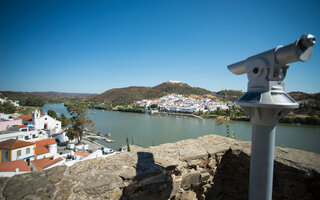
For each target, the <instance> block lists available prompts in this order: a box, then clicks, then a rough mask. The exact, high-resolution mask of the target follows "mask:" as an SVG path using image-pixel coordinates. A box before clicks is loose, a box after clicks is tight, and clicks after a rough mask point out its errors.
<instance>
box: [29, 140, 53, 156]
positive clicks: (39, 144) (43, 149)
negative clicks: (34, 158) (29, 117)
mask: <svg viewBox="0 0 320 200" xmlns="http://www.w3.org/2000/svg"><path fill="white" fill-rule="evenodd" d="M34 143H35V144H36V151H35V154H36V155H41V154H44V153H49V152H50V151H49V149H48V145H51V144H57V142H56V141H55V140H54V139H53V138H48V139H44V140H39V141H35V142H34Z"/></svg>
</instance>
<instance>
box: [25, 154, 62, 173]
mask: <svg viewBox="0 0 320 200" xmlns="http://www.w3.org/2000/svg"><path fill="white" fill-rule="evenodd" d="M62 160H63V159H62V158H60V157H59V158H56V159H53V157H49V158H43V159H39V160H32V161H31V163H32V165H34V166H35V167H36V168H37V169H38V170H39V171H42V170H43V169H46V168H48V167H50V166H52V165H54V164H56V163H58V162H60V161H62Z"/></svg>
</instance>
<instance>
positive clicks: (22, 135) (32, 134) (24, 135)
mask: <svg viewBox="0 0 320 200" xmlns="http://www.w3.org/2000/svg"><path fill="white" fill-rule="evenodd" d="M47 138H48V135H47V134H46V133H43V132H41V131H40V132H39V131H34V130H33V131H20V132H18V131H6V132H5V133H3V134H0V142H1V141H5V140H9V139H18V140H22V141H27V142H34V141H37V140H43V139H47Z"/></svg>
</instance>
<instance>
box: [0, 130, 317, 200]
mask: <svg viewBox="0 0 320 200" xmlns="http://www.w3.org/2000/svg"><path fill="white" fill-rule="evenodd" d="M132 149H133V151H132V152H128V153H123V154H119V155H114V156H110V157H107V158H96V159H92V160H87V161H83V162H79V163H76V164H75V165H73V166H71V167H66V166H59V167H55V168H52V169H49V170H47V171H42V172H35V173H29V174H23V175H17V176H14V177H11V178H9V179H6V178H3V179H0V192H1V194H0V196H1V198H3V199H8V200H10V199H14V200H16V199H146V200H149V199H185V200H187V199H247V197H248V185H249V180H248V179H249V163H250V143H248V142H241V141H237V140H233V139H230V138H226V137H222V136H218V135H208V136H203V137H200V138H198V139H190V140H184V141H179V142H176V143H169V144H162V145H159V146H155V147H150V148H141V147H136V146H135V147H132ZM319 172H320V155H318V154H314V153H309V152H304V151H299V150H294V149H287V148H276V151H275V172H274V184H273V185H274V187H273V199H319V198H320V193H319V192H320V175H319Z"/></svg>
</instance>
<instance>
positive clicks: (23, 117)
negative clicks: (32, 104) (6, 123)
mask: <svg viewBox="0 0 320 200" xmlns="http://www.w3.org/2000/svg"><path fill="white" fill-rule="evenodd" d="M18 118H20V119H22V121H31V120H32V114H31V113H30V114H27V115H20V116H19V117H18Z"/></svg>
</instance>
